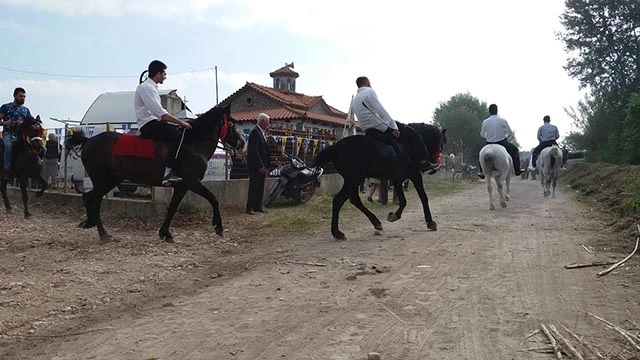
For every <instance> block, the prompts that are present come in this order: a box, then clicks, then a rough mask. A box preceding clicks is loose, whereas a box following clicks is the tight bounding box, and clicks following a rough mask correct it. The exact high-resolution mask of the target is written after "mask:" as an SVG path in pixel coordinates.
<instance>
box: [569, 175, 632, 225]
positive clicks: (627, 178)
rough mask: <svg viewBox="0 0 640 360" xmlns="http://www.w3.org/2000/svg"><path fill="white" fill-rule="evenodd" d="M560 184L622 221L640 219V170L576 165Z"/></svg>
mask: <svg viewBox="0 0 640 360" xmlns="http://www.w3.org/2000/svg"><path fill="white" fill-rule="evenodd" d="M560 181H561V182H563V183H565V184H568V185H569V186H570V187H571V188H572V189H574V190H577V191H578V192H579V194H580V195H582V196H585V197H588V198H590V199H592V200H595V201H596V202H598V203H599V204H601V205H603V206H604V207H605V208H606V209H609V210H611V211H613V212H614V213H615V214H617V215H618V216H620V217H636V216H640V166H638V165H612V164H604V163H595V164H589V163H583V164H575V165H573V166H571V167H570V168H569V170H568V171H566V172H565V173H563V174H562V176H561V177H560Z"/></svg>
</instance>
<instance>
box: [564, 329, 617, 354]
mask: <svg viewBox="0 0 640 360" xmlns="http://www.w3.org/2000/svg"><path fill="white" fill-rule="evenodd" d="M560 326H562V328H563V329H564V330H565V331H566V332H568V333H569V334H571V336H573V337H574V338H575V339H576V340H578V342H579V343H580V344H582V346H583V347H584V348H585V349H587V350H588V351H590V352H591V353H592V354H593V355H594V356H595V357H596V358H598V359H601V360H606V359H607V358H606V357H604V356H603V355H602V354H600V351H598V349H596V348H595V347H593V346H591V345H589V344H587V343H586V342H585V341H584V340H582V339H581V338H580V337H579V336H578V335H576V334H574V333H573V332H572V331H571V330H569V329H567V327H566V326H564V325H560Z"/></svg>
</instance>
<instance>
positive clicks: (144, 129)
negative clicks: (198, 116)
mask: <svg viewBox="0 0 640 360" xmlns="http://www.w3.org/2000/svg"><path fill="white" fill-rule="evenodd" d="M166 70H167V66H166V65H165V64H164V63H162V62H161V61H158V60H154V61H152V62H151V63H150V64H149V68H148V72H149V73H148V78H147V80H145V81H144V82H142V83H141V84H140V85H138V87H137V88H136V95H135V100H134V108H135V111H136V118H137V119H138V129H140V137H143V138H147V139H153V140H156V141H163V142H169V143H171V147H170V149H169V152H168V154H167V159H166V163H167V164H166V169H165V173H164V179H162V185H164V186H171V185H172V184H174V183H178V182H181V181H182V178H180V177H179V176H177V175H176V174H174V173H173V170H172V168H173V163H174V158H175V156H176V155H175V154H176V151H177V150H178V149H177V148H178V143H179V141H180V139H181V138H182V133H181V132H180V130H178V128H177V127H175V126H172V125H170V124H169V123H170V122H172V123H174V124H177V125H180V126H182V127H184V128H187V129H191V124H189V123H188V122H186V121H182V120H180V119H178V118H176V117H174V116H173V115H171V114H169V113H168V112H167V110H165V109H164V108H163V107H162V104H161V103H160V94H159V93H158V84H162V83H163V82H164V80H165V79H166V78H167V72H166Z"/></svg>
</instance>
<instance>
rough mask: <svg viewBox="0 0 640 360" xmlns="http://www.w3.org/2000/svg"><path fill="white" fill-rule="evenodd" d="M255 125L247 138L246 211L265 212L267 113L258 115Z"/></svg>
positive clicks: (269, 163) (267, 150) (268, 162)
mask: <svg viewBox="0 0 640 360" xmlns="http://www.w3.org/2000/svg"><path fill="white" fill-rule="evenodd" d="M257 122H258V123H257V125H256V127H254V128H253V130H251V132H250V133H249V139H248V140H247V171H248V173H249V195H248V196H247V208H246V213H247V214H249V215H254V214H255V212H262V213H264V212H266V211H265V210H264V208H263V207H262V198H263V197H264V183H265V180H266V178H267V173H268V172H269V167H270V166H271V158H270V156H269V146H268V145H267V137H266V134H265V132H266V131H267V129H268V128H269V115H267V114H265V113H261V114H260V115H258V119H257Z"/></svg>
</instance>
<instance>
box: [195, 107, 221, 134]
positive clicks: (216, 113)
mask: <svg viewBox="0 0 640 360" xmlns="http://www.w3.org/2000/svg"><path fill="white" fill-rule="evenodd" d="M225 111H226V108H224V107H221V106H220V105H216V106H214V107H212V108H211V109H209V110H208V111H207V112H205V113H204V114H201V115H200V116H198V118H196V119H194V120H191V121H190V123H191V130H190V131H188V132H187V133H188V134H190V135H191V136H190V137H189V138H190V140H191V139H196V138H198V139H201V138H203V137H205V138H206V137H210V136H213V134H208V132H210V131H211V129H212V126H211V122H212V121H214V120H215V119H218V118H222V116H223V114H224V112H225Z"/></svg>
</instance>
